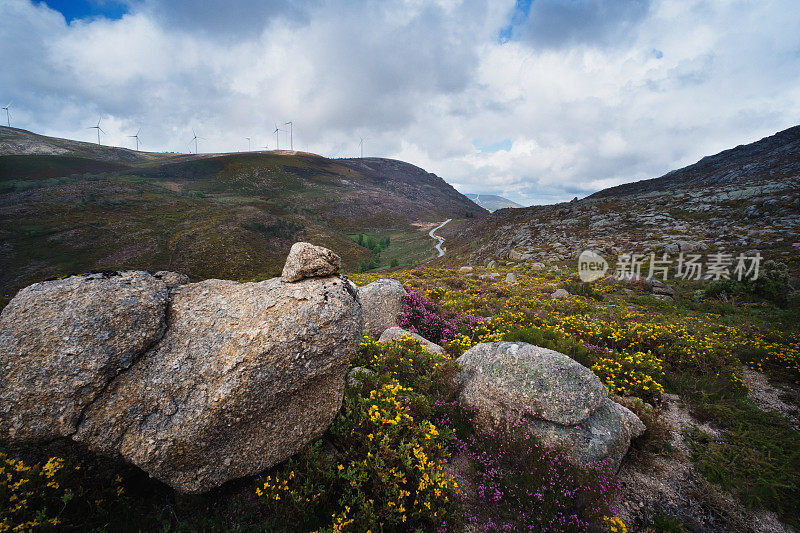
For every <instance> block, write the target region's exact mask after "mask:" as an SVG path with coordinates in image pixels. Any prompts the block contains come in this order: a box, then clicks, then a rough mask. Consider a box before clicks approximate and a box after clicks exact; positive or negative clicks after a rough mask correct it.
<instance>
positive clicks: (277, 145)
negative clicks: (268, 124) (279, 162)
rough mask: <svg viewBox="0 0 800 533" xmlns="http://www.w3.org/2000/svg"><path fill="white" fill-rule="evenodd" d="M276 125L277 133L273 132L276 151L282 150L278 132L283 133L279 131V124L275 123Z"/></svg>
mask: <svg viewBox="0 0 800 533" xmlns="http://www.w3.org/2000/svg"><path fill="white" fill-rule="evenodd" d="M274 124H275V131H273V132H272V133H274V134H275V149H276V150H280V149H281V143H280V139H279V138H278V132H279V131H281V130H279V129H278V124H277V123H274Z"/></svg>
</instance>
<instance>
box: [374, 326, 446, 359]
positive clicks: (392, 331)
mask: <svg viewBox="0 0 800 533" xmlns="http://www.w3.org/2000/svg"><path fill="white" fill-rule="evenodd" d="M400 337H413V338H414V339H416V340H418V341H419V342H421V343H422V344H423V345H424V346H425V349H426V350H428V351H429V352H433V353H442V351H443V350H442V347H441V346H439V345H438V344H436V343H433V342H431V341H429V340H428V339H426V338H425V337H423V336H422V335H418V334H416V333H411V332H410V331H407V330H405V329H403V328H400V327H393V328H389V329H387V330H386V331H384V332H383V333H381V336H380V338H379V339H378V340H379V341H380V342H392V341H393V340H395V339H399V338H400Z"/></svg>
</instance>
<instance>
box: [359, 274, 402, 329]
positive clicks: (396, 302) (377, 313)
mask: <svg viewBox="0 0 800 533" xmlns="http://www.w3.org/2000/svg"><path fill="white" fill-rule="evenodd" d="M358 297H359V299H360V300H361V308H362V309H363V313H364V332H365V333H369V334H370V335H372V336H375V337H377V336H378V335H380V334H381V333H383V332H384V331H385V330H386V329H388V328H391V327H393V326H397V315H399V314H400V313H401V312H402V311H403V299H404V298H405V297H406V290H405V288H404V287H403V284H402V283H400V282H399V281H397V280H396V279H391V278H383V279H379V280H377V281H373V282H372V283H370V284H368V285H364V286H363V287H360V288H359V289H358Z"/></svg>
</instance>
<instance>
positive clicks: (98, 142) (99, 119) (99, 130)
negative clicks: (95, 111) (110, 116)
mask: <svg viewBox="0 0 800 533" xmlns="http://www.w3.org/2000/svg"><path fill="white" fill-rule="evenodd" d="M101 120H103V117H100V118H98V119H97V126H90V127H89V129H90V130H97V144H100V132H101V131H102V132H103V135H105V133H106V132H105V131H103V128H101V127H100V121H101Z"/></svg>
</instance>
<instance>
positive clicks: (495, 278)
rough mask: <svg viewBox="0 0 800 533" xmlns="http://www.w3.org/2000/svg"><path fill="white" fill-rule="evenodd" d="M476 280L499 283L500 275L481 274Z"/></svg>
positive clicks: (494, 273)
mask: <svg viewBox="0 0 800 533" xmlns="http://www.w3.org/2000/svg"><path fill="white" fill-rule="evenodd" d="M478 279H482V280H486V281H492V282H495V281H500V274H498V273H497V272H491V273H489V274H481V275H480V276H478Z"/></svg>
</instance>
